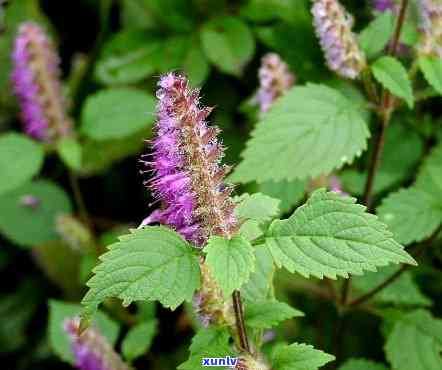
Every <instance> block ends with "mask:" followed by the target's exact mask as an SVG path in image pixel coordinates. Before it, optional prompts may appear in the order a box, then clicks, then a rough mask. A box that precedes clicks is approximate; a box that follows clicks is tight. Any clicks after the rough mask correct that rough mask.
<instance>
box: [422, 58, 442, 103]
mask: <svg viewBox="0 0 442 370" xmlns="http://www.w3.org/2000/svg"><path fill="white" fill-rule="evenodd" d="M419 67H420V69H421V71H422V73H423V74H424V76H425V79H426V80H427V82H428V83H429V84H430V85H431V86H433V87H434V89H435V90H436V91H437V92H438V93H439V94H441V95H442V59H440V58H438V57H421V58H419Z"/></svg>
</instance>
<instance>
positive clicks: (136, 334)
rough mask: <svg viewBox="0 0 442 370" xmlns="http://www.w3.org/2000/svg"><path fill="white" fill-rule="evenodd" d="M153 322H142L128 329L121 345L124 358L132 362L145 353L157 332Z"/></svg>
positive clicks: (155, 324)
mask: <svg viewBox="0 0 442 370" xmlns="http://www.w3.org/2000/svg"><path fill="white" fill-rule="evenodd" d="M156 327H157V323H156V321H155V320H151V321H148V322H143V323H141V324H138V325H135V326H134V327H132V328H130V330H129V331H128V333H127V334H126V336H125V337H124V339H123V342H122V343H121V351H122V352H123V355H124V358H125V359H127V360H128V361H133V360H135V359H136V358H137V357H140V356H142V355H144V354H146V353H147V351H148V350H149V347H150V345H151V344H152V340H153V338H154V336H155V334H156V332H157V330H156Z"/></svg>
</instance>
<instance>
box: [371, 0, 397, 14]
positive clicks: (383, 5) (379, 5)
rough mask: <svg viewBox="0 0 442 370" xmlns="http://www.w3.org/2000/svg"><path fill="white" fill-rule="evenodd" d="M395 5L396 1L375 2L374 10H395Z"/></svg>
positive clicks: (383, 0) (374, 0) (378, 0)
mask: <svg viewBox="0 0 442 370" xmlns="http://www.w3.org/2000/svg"><path fill="white" fill-rule="evenodd" d="M395 5H396V4H395V3H394V0H373V8H374V9H375V10H377V11H378V12H385V11H386V10H393V9H394V8H395Z"/></svg>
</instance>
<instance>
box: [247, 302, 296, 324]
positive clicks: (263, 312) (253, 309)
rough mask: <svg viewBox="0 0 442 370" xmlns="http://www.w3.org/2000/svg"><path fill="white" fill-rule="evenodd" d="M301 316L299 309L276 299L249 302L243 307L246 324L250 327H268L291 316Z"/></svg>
mask: <svg viewBox="0 0 442 370" xmlns="http://www.w3.org/2000/svg"><path fill="white" fill-rule="evenodd" d="M302 316H304V314H303V313H302V312H301V311H299V310H296V309H294V308H293V307H290V306H289V305H288V304H287V303H284V302H278V301H276V300H265V301H264V300H261V301H255V302H249V303H248V304H247V305H246V307H245V320H246V324H247V325H248V326H250V327H251V328H258V329H269V328H271V327H273V326H275V325H277V324H279V323H280V322H282V321H285V320H288V319H291V318H292V317H302Z"/></svg>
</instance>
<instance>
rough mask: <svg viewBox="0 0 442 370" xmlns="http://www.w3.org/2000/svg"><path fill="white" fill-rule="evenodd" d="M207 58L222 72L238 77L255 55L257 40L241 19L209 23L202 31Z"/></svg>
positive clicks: (233, 18)
mask: <svg viewBox="0 0 442 370" xmlns="http://www.w3.org/2000/svg"><path fill="white" fill-rule="evenodd" d="M200 36H201V43H202V46H203V50H204V52H205V54H206V56H207V58H208V59H209V60H210V61H211V62H212V63H213V64H214V65H216V66H217V67H218V68H219V69H220V70H221V71H222V72H225V73H228V74H232V75H235V76H238V75H240V74H241V72H242V70H243V68H244V67H245V65H246V64H247V63H248V62H249V61H250V59H252V57H253V54H254V53H255V40H254V38H253V34H252V32H251V31H250V29H249V27H248V26H247V24H245V23H244V22H243V21H242V20H241V19H239V18H235V17H230V16H224V17H220V18H215V19H213V20H210V21H209V22H207V23H206V24H205V25H204V26H203V28H202V30H201V34H200Z"/></svg>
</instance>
